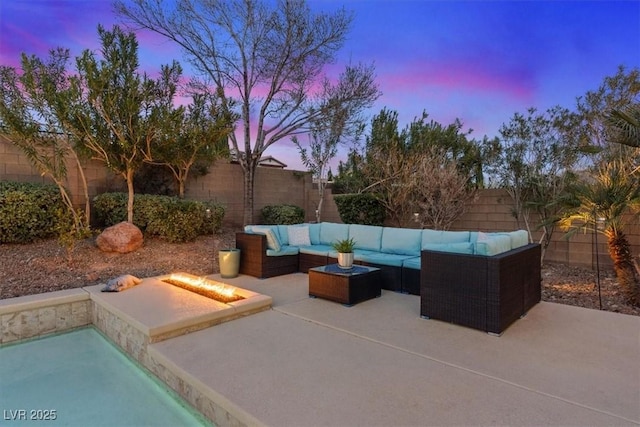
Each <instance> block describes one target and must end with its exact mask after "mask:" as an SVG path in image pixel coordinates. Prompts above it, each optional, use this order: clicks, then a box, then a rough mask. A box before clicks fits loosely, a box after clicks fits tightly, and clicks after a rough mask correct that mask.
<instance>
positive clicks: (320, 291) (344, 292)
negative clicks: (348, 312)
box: [309, 264, 382, 306]
mask: <svg viewBox="0 0 640 427" xmlns="http://www.w3.org/2000/svg"><path fill="white" fill-rule="evenodd" d="M381 280H382V277H381V274H380V269H379V268H375V267H367V266H364V265H354V266H353V267H352V268H350V269H342V268H340V267H339V266H338V264H330V265H325V266H322V267H315V268H310V269H309V296H310V297H312V298H315V297H318V298H324V299H328V300H331V301H335V302H339V303H342V304H344V305H347V306H352V305H354V304H357V303H359V302H362V301H366V300H368V299H371V298H376V297H379V296H380V295H382V291H381V286H380V282H381Z"/></svg>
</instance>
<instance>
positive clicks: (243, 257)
mask: <svg viewBox="0 0 640 427" xmlns="http://www.w3.org/2000/svg"><path fill="white" fill-rule="evenodd" d="M236 248H238V249H240V274H247V275H249V276H253V277H258V278H267V277H273V276H279V275H282V274H290V273H295V272H297V271H298V255H283V256H267V238H266V236H265V235H263V234H249V233H242V232H240V233H236Z"/></svg>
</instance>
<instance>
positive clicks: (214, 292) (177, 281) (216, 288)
mask: <svg viewBox="0 0 640 427" xmlns="http://www.w3.org/2000/svg"><path fill="white" fill-rule="evenodd" d="M162 281H163V282H165V283H169V284H171V285H173V286H178V287H180V288H182V289H186V290H188V291H191V292H195V293H196V294H199V295H202V296H205V297H207V298H211V299H214V300H216V301H219V302H223V303H225V304H227V303H230V302H235V301H240V300H242V299H244V297H243V296H240V295H238V294H236V288H235V287H234V286H230V285H227V284H226V283H222V282H217V281H215V280H211V279H206V278H204V277H196V276H192V275H190V274H185V273H173V274H171V275H170V276H169V277H166V278H163V279H162Z"/></svg>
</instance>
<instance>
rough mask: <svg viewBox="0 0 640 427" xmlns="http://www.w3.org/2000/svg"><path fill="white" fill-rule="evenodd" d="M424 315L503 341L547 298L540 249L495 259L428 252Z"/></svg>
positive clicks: (515, 251) (422, 292)
mask: <svg viewBox="0 0 640 427" xmlns="http://www.w3.org/2000/svg"><path fill="white" fill-rule="evenodd" d="M421 256H422V260H421V264H422V272H421V274H420V315H421V316H422V317H424V318H430V319H438V320H444V321H447V322H451V323H455V324H457V325H462V326H468V327H471V328H475V329H480V330H482V331H485V332H489V333H491V334H496V335H500V334H502V333H503V332H504V330H505V329H506V328H507V327H508V326H509V325H511V324H512V323H513V322H514V321H516V320H517V319H519V318H520V317H522V316H523V315H524V314H526V312H527V311H528V310H529V309H530V308H531V307H533V306H534V305H535V304H537V303H538V302H540V298H541V274H540V245H538V244H529V245H527V246H523V247H520V248H517V249H513V250H511V251H508V252H505V253H502V254H499V255H494V256H480V255H462V254H453V253H447V252H434V251H422V255H421Z"/></svg>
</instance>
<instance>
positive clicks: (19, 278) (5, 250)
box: [0, 229, 640, 316]
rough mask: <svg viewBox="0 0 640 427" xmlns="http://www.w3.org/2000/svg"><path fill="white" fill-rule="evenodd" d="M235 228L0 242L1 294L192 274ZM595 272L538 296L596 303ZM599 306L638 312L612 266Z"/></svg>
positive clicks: (553, 274)
mask: <svg viewBox="0 0 640 427" xmlns="http://www.w3.org/2000/svg"><path fill="white" fill-rule="evenodd" d="M236 231H237V230H235V229H224V230H223V231H222V232H221V233H220V234H216V235H214V236H202V237H199V238H198V239H196V241H195V242H190V243H181V244H175V243H167V242H166V241H164V240H161V239H157V238H149V239H146V240H145V244H144V246H143V247H142V248H141V249H139V250H138V251H136V252H132V253H129V254H115V253H103V252H101V251H100V250H99V249H98V248H97V247H96V245H95V243H94V239H87V240H85V241H82V242H80V244H79V245H78V246H77V247H76V249H75V250H74V252H73V255H72V259H71V262H69V261H68V260H67V256H66V252H65V250H64V249H63V248H62V247H60V246H59V245H58V243H57V241H56V240H46V241H41V242H37V243H32V244H28V245H15V244H1V245H0V299H5V298H12V297H17V296H22V295H30V294H39V293H43V292H50V291H56V290H61V289H70V288H78V287H82V286H89V285H96V284H100V283H104V282H106V281H107V280H109V279H111V278H113V277H116V276H119V275H121V274H132V275H134V276H137V277H152V276H158V275H162V274H167V273H171V272H176V271H183V272H187V273H191V274H195V275H208V274H213V273H217V272H218V259H217V252H218V249H224V248H229V247H235V232H236ZM596 283H597V280H596V273H595V272H594V271H592V270H588V269H584V268H577V267H570V266H567V265H562V264H552V265H546V266H545V267H544V268H543V271H542V286H543V287H542V299H543V301H549V302H555V303H560V304H569V305H576V306H580V307H587V308H593V309H599V308H600V302H599V297H598V288H597V285H596ZM600 293H601V296H602V309H603V310H607V311H613V312H618V313H624V314H630V315H635V316H640V308H636V307H632V306H630V305H628V304H627V303H626V302H625V299H624V295H623V294H622V291H621V289H620V287H619V286H618V284H617V281H616V279H615V276H614V275H613V272H611V271H605V272H601V273H600Z"/></svg>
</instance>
